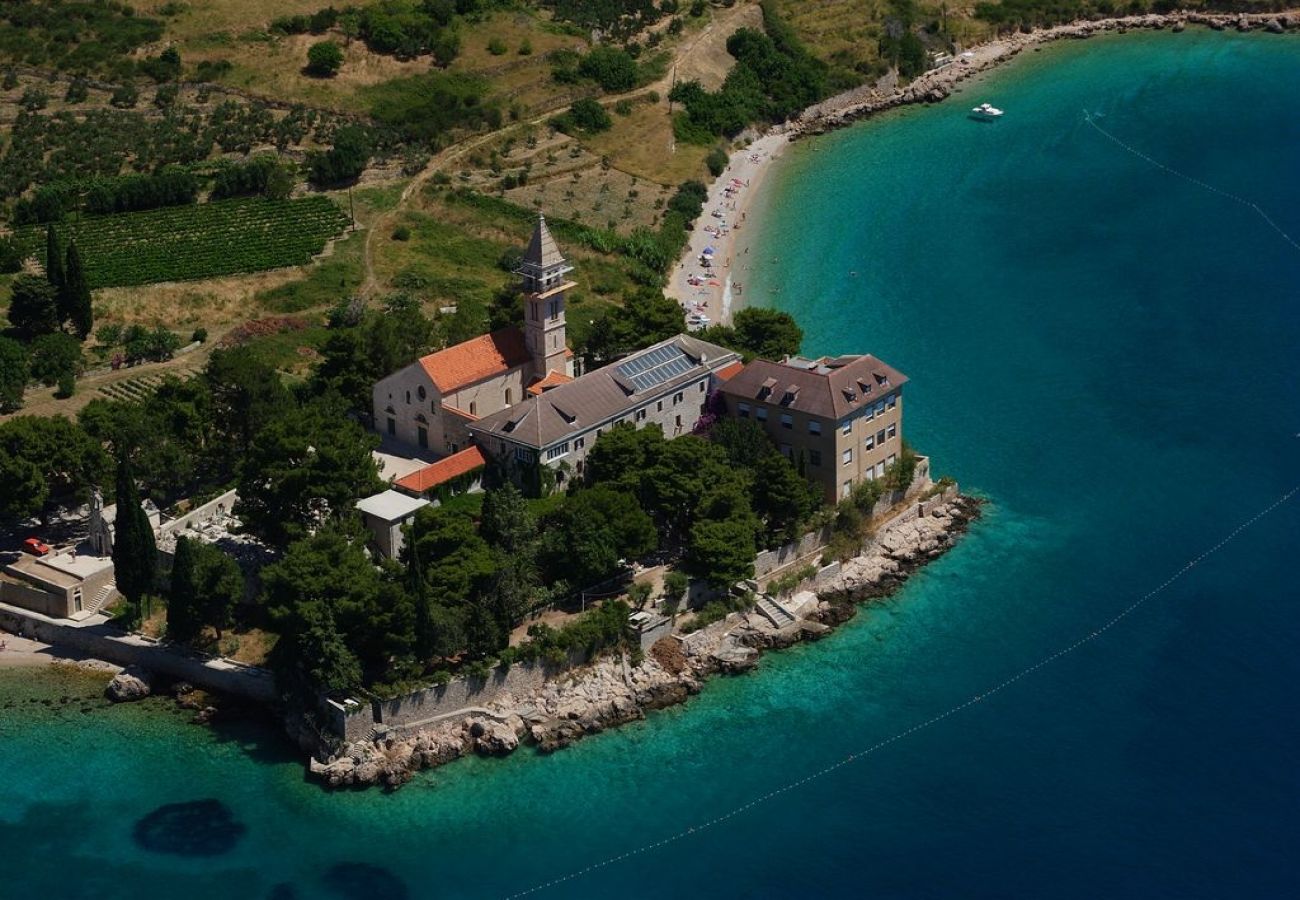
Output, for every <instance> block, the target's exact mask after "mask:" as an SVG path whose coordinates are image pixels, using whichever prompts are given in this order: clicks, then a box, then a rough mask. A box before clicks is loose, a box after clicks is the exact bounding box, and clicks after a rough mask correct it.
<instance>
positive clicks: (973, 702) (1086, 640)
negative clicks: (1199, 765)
mask: <svg viewBox="0 0 1300 900" xmlns="http://www.w3.org/2000/svg"><path fill="white" fill-rule="evenodd" d="M1297 249H1300V247H1297ZM1297 492H1300V485H1296V486H1295V487H1293V488H1291V490H1289V491H1287V492H1286V493H1285V494H1283V495H1282V496H1281V497H1279V498H1278V499H1277V500H1274V501H1273V502H1272V503H1270V504H1269V505H1268V506H1266V507H1264V508H1263V509H1261V510H1260V511H1259V512H1257V513H1255V514H1254V515H1253V516H1251V517H1250V518H1249V519H1247V520H1246V521H1244V522H1242V523H1241V524H1240V525H1238V526H1237V527H1236V528H1234V529H1233V530H1232V531H1230V532H1228V534H1227V535H1226V536H1224V537H1223V538H1221V539H1220V540H1219V542H1218V543H1216V544H1214V545H1213V546H1212V547H1210V548H1209V549H1208V550H1205V551H1203V552H1202V553H1201V554H1200V555H1198V556H1195V557H1193V558H1192V559H1190V560H1188V562H1187V564H1186V565H1184V566H1183V567H1182V568H1181V569H1179V570H1178V571H1176V572H1175V573H1174V574H1172V575H1170V576H1169V577H1168V578H1167V579H1165V580H1164V581H1163V582H1162V583H1161V584H1160V585H1158V586H1157V587H1155V588H1153V589H1152V590H1150V591H1148V592H1147V593H1145V594H1143V595H1142V596H1141V597H1139V598H1138V599H1136V600H1134V601H1133V602H1132V603H1130V604H1129V605H1128V606H1126V607H1124V608H1123V609H1122V610H1120V611H1119V612H1118V613H1116V614H1115V615H1113V616H1111V617H1110V618H1109V619H1107V620H1106V621H1105V622H1104V623H1102V624H1101V625H1099V626H1098V627H1097V628H1095V629H1094V630H1092V631H1090V632H1088V633H1087V634H1085V635H1083V636H1082V637H1080V638H1078V639H1077V640H1075V641H1074V642H1073V643H1070V644H1067V645H1065V646H1063V647H1061V648H1060V649H1058V650H1056V651H1055V652H1054V653H1052V654H1050V655H1048V656H1045V657H1043V658H1042V659H1040V660H1039V661H1038V662H1036V663H1034V664H1033V665H1030V666H1026V667H1025V668H1023V669H1021V670H1020V671H1019V672H1017V673H1016V674H1015V675H1012V676H1011V677H1010V678H1007V679H1005V680H1003V681H1000V682H998V683H997V684H995V685H993V686H992V687H989V688H987V689H985V690H983V691H980V692H979V693H978V694H973V695H971V696H970V697H969V698H967V699H966V700H964V701H963V702H961V703H958V704H956V705H954V706H950V707H949V708H948V709H946V710H944V711H943V712H941V713H939V714H938V715H934V716H931V717H930V718H928V719H926V720H925V721H923V722H918V723H916V724H915V725H912V726H911V727H909V728H906V729H904V730H902V731H899V732H897V733H895V734H893V735H892V736H890V737H887V738H885V739H884V740H881V741H877V742H876V743H874V744H871V745H870V746H868V747H864V748H863V749H861V750H857V751H855V752H853V753H850V754H848V755H847V756H845V757H843V758H842V759H840V760H838V761H837V762H834V763H831V764H830V765H828V766H824V767H823V768H821V769H818V770H817V771H815V772H812V773H811V774H808V775H805V776H804V777H802V778H800V779H798V780H797V781H791V782H788V783H787V784H784V785H782V786H781V787H778V788H775V789H774V790H771V791H768V792H767V793H766V794H763V795H761V796H758V797H755V798H754V799H753V800H750V801H749V802H748V803H745V804H742V805H741V806H737V807H735V808H734V809H731V810H730V811H728V812H725V813H722V814H721V815H718V816H714V817H713V818H711V819H707V820H704V821H701V822H696V823H695V824H693V825H689V826H687V827H686V828H683V829H682V830H681V831H678V832H676V833H674V834H670V835H668V836H667V837H664V838H661V839H660V840H657V841H651V842H650V843H647V844H642V845H641V846H639V847H635V848H633V849H630V850H627V851H625V852H623V853H619V854H617V855H616V856H610V857H606V858H605V859H602V860H600V861H599V862H594V863H592V864H590V865H588V866H584V867H583V868H581V869H575V870H573V871H572V872H569V873H567V874H564V875H560V876H557V877H555V878H552V879H550V880H549V881H544V882H541V883H539V884H536V885H534V886H533V887H530V888H528V889H526V890H522V891H518V892H516V893H513V894H509V895H508V896H507V898H506V900H518V898H520V897H527V896H529V895H531V894H536V893H538V892H540V891H544V890H547V889H548V888H553V887H557V886H558V885H561V884H564V883H566V882H569V881H573V880H575V879H577V878H581V877H583V876H584V875H589V874H591V873H592V872H595V871H596V870H598V869H604V868H607V867H609V866H612V865H614V864H616V863H620V862H622V861H624V860H627V859H631V858H632V857H634V856H641V855H643V854H645V853H649V852H650V851H652V850H658V849H659V848H660V847H665V846H667V845H669V844H674V843H677V842H678V841H681V840H683V839H685V838H688V837H690V836H692V835H695V834H698V833H699V832H701V831H705V830H707V829H709V828H713V827H714V826H716V825H721V824H722V823H724V822H726V821H728V820H730V819H734V818H736V817H737V816H739V815H742V814H744V813H746V812H748V811H749V810H751V809H753V808H754V807H756V806H758V805H760V804H762V803H766V802H767V801H769V800H772V799H774V798H776V797H780V796H781V795H782V794H788V793H790V792H791V791H794V790H797V789H798V788H801V787H803V786H804V785H806V784H809V783H810V782H813V781H816V780H817V779H819V778H824V777H825V776H827V775H830V774H831V773H832V772H836V771H838V770H839V769H842V768H844V767H845V766H847V765H849V764H850V763H854V762H857V761H858V760H860V759H862V758H863V757H866V756H870V755H871V754H873V753H875V752H877V751H878V750H883V749H885V748H886V747H888V746H890V745H892V744H895V743H897V742H899V741H901V740H903V739H905V738H908V737H910V736H912V735H914V734H916V733H917V732H920V731H925V730H926V729H927V728H932V727H933V726H935V725H938V724H939V723H940V722H943V721H945V720H947V719H950V718H952V717H953V716H955V715H957V714H958V713H960V712H964V711H965V710H968V709H970V708H972V707H974V706H977V705H978V704H980V703H983V702H984V701H985V700H988V699H989V698H990V697H993V696H995V695H997V694H1000V693H1001V692H1002V691H1004V690H1006V689H1007V688H1009V687H1011V686H1012V685H1014V684H1016V683H1017V682H1019V681H1022V680H1023V679H1025V678H1027V677H1029V676H1030V675H1033V674H1034V673H1036V672H1038V671H1039V670H1040V669H1043V668H1045V667H1046V666H1049V665H1051V664H1052V663H1054V662H1056V661H1057V660H1059V659H1061V658H1062V657H1064V656H1068V655H1069V654H1071V653H1073V652H1074V651H1076V650H1078V649H1079V648H1080V647H1083V646H1085V645H1087V644H1090V643H1092V642H1093V641H1095V640H1097V638H1099V637H1101V636H1102V635H1104V634H1105V633H1106V632H1108V631H1110V629H1112V628H1114V627H1115V626H1116V625H1118V624H1119V623H1120V622H1122V621H1123V620H1124V619H1126V618H1128V616H1130V615H1131V614H1132V613H1134V612H1135V611H1136V610H1137V609H1138V608H1139V607H1141V606H1142V605H1143V604H1145V603H1146V602H1147V601H1149V600H1151V599H1153V598H1155V597H1157V596H1158V595H1160V594H1162V593H1164V591H1165V590H1167V589H1168V588H1169V587H1170V586H1172V585H1173V584H1174V583H1175V582H1177V581H1178V580H1179V579H1181V578H1182V577H1183V576H1184V575H1186V574H1187V573H1188V572H1190V571H1192V569H1194V568H1196V566H1197V565H1199V564H1200V563H1201V562H1203V561H1204V560H1205V559H1207V558H1208V557H1210V556H1213V555H1214V554H1215V553H1217V552H1219V551H1220V550H1222V549H1223V548H1224V547H1226V546H1227V545H1228V544H1230V543H1232V541H1233V540H1235V539H1236V538H1237V537H1238V536H1239V535H1240V534H1241V533H1242V532H1243V531H1245V530H1246V529H1248V528H1250V527H1251V526H1252V525H1254V524H1255V523H1256V522H1258V521H1259V520H1260V519H1262V518H1264V517H1265V516H1267V515H1268V514H1269V513H1271V512H1273V511H1275V510H1276V509H1278V508H1279V507H1281V506H1283V505H1285V504H1286V503H1288V502H1289V501H1290V500H1291V499H1292V498H1293V497H1294V496H1295V495H1296V493H1297Z"/></svg>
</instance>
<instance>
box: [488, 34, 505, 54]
mask: <svg viewBox="0 0 1300 900" xmlns="http://www.w3.org/2000/svg"><path fill="white" fill-rule="evenodd" d="M509 49H510V48H509V47H507V46H506V42H505V41H503V40H501V38H497V37H494V38H492V39H491V40H490V41H488V43H487V50H488V53H491V54H492V55H493V56H505V55H506V52H507V51H508V50H509Z"/></svg>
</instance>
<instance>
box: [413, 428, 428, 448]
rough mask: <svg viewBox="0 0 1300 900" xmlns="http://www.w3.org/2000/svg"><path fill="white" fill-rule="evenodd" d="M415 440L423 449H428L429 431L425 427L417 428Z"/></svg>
mask: <svg viewBox="0 0 1300 900" xmlns="http://www.w3.org/2000/svg"><path fill="white" fill-rule="evenodd" d="M415 440H416V442H417V443H418V444H419V445H420V446H421V447H424V448H427V447H428V446H429V429H427V428H425V427H424V426H423V425H421V426H419V427H418V428H416V429H415Z"/></svg>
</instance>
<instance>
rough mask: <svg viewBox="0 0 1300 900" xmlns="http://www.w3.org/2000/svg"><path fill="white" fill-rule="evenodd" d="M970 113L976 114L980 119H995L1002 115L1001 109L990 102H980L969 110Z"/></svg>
mask: <svg viewBox="0 0 1300 900" xmlns="http://www.w3.org/2000/svg"><path fill="white" fill-rule="evenodd" d="M971 115H973V116H978V117H979V118H981V119H996V118H998V117H999V116H1001V115H1002V110H1000V109H998V108H997V107H996V106H993V105H992V104H990V103H981V104H980V105H979V106H977V107H975V108H974V109H972V110H971Z"/></svg>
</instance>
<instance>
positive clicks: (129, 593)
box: [113, 457, 158, 609]
mask: <svg viewBox="0 0 1300 900" xmlns="http://www.w3.org/2000/svg"><path fill="white" fill-rule="evenodd" d="M113 568H114V580H115V581H116V582H117V587H118V590H120V591H121V592H122V593H123V594H124V595H125V596H126V599H127V601H128V602H130V603H131V604H132V605H133V606H135V607H136V608H137V609H138V608H139V605H140V601H141V600H143V599H144V597H145V595H146V594H150V593H152V592H153V590H154V586H155V582H156V580H157V576H158V545H157V543H156V542H155V540H154V534H153V526H152V525H150V524H149V517H148V516H147V515H146V514H145V511H144V508H143V507H141V505H140V491H139V490H138V489H137V488H136V485H135V478H134V477H133V476H132V473H131V464H130V463H129V462H128V461H127V459H126V458H125V457H123V458H122V459H120V460H118V464H117V518H116V520H115V521H114V526H113Z"/></svg>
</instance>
